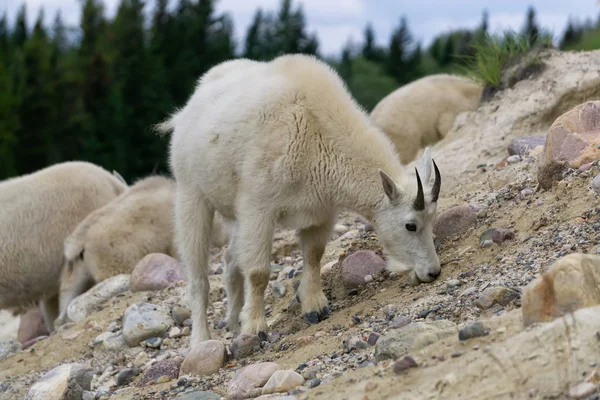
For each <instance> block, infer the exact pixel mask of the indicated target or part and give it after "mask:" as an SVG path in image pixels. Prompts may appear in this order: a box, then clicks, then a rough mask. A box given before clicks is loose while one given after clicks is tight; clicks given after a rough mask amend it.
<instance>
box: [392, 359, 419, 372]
mask: <svg viewBox="0 0 600 400" xmlns="http://www.w3.org/2000/svg"><path fill="white" fill-rule="evenodd" d="M416 367H418V365H417V362H416V361H415V359H414V358H412V357H411V356H405V357H404V358H403V359H402V360H400V361H396V362H395V363H394V367H393V369H394V373H396V374H400V373H402V372H404V371H406V370H407V369H409V368H416Z"/></svg>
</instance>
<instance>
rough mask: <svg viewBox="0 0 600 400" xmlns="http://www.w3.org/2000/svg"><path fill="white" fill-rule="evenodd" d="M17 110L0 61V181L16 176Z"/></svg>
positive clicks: (0, 60) (6, 70) (7, 72)
mask: <svg viewBox="0 0 600 400" xmlns="http://www.w3.org/2000/svg"><path fill="white" fill-rule="evenodd" d="M17 112H18V110H17V107H16V104H15V98H14V95H13V88H12V79H11V74H10V72H9V70H8V69H7V68H6V66H5V64H4V61H3V60H2V59H0V179H6V178H8V177H11V176H14V175H16V174H17V173H18V172H19V170H18V167H17V165H16V150H17V149H16V137H15V133H16V132H17V130H18V127H19V116H18V113H17Z"/></svg>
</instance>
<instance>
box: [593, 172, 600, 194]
mask: <svg viewBox="0 0 600 400" xmlns="http://www.w3.org/2000/svg"><path fill="white" fill-rule="evenodd" d="M591 187H592V190H593V191H594V192H596V193H598V194H600V174H598V175H596V176H595V177H594V179H592V183H591Z"/></svg>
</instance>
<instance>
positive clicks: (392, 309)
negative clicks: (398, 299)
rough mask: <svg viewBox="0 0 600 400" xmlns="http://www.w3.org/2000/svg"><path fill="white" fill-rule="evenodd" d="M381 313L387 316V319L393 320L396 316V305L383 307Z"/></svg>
mask: <svg viewBox="0 0 600 400" xmlns="http://www.w3.org/2000/svg"><path fill="white" fill-rule="evenodd" d="M381 311H382V312H383V314H385V316H386V318H387V319H392V318H394V315H396V312H397V307H396V305H395V304H388V305H386V306H383V307H382V309H381Z"/></svg>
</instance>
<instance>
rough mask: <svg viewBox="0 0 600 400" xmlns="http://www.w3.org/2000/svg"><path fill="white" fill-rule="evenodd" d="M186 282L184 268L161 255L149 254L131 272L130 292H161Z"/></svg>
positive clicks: (171, 258) (181, 264)
mask: <svg viewBox="0 0 600 400" xmlns="http://www.w3.org/2000/svg"><path fill="white" fill-rule="evenodd" d="M185 280H187V277H186V271H185V266H184V264H183V263H181V262H180V261H178V260H176V259H174V258H173V257H170V256H168V255H167V254H162V253H151V254H148V255H146V256H145V257H144V258H142V259H141V260H140V261H139V262H138V263H137V265H136V266H135V268H134V269H133V271H131V291H132V292H141V291H146V290H161V289H165V288H167V287H169V286H170V285H172V284H174V283H176V282H178V281H185Z"/></svg>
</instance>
